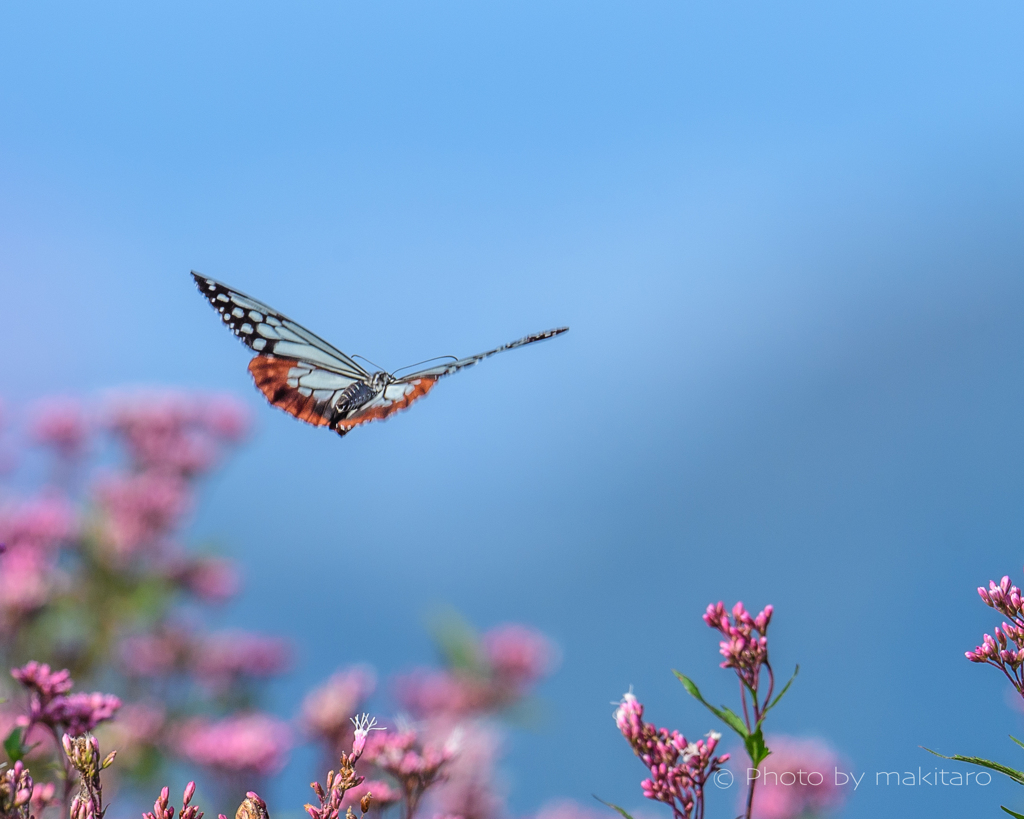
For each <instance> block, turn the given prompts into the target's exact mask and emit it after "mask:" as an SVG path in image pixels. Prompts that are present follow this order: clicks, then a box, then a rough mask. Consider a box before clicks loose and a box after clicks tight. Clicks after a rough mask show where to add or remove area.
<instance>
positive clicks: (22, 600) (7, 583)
mask: <svg viewBox="0 0 1024 819" xmlns="http://www.w3.org/2000/svg"><path fill="white" fill-rule="evenodd" d="M52 572H53V560H52V559H51V558H49V557H47V556H46V555H45V554H44V553H43V552H41V551H38V550H36V549H26V548H21V549H13V550H9V551H8V552H7V553H6V554H4V555H3V556H2V557H0V611H2V620H3V622H2V626H3V630H4V631H7V630H9V629H10V628H11V626H12V625H13V624H14V623H16V622H17V621H18V619H19V617H20V616H21V615H23V614H27V613H28V612H31V611H34V610H35V609H37V608H39V607H40V606H42V605H43V604H44V603H45V602H46V601H47V599H48V598H49V596H50V591H51V588H52V582H51V580H52Z"/></svg>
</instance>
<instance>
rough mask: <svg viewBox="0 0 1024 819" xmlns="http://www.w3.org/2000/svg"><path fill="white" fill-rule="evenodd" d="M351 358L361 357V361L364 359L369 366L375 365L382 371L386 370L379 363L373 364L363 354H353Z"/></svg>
mask: <svg viewBox="0 0 1024 819" xmlns="http://www.w3.org/2000/svg"><path fill="white" fill-rule="evenodd" d="M352 358H361V359H363V361H365V362H366V363H367V364H369V365H370V366H371V367H376V368H377V369H378V370H382V371H383V372H387V370H385V369H384V368H383V367H382V366H380V364H374V363H373V362H372V361H370V359H368V358H367V357H366V356H363V355H353V356H352Z"/></svg>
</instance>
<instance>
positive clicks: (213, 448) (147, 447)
mask: <svg viewBox="0 0 1024 819" xmlns="http://www.w3.org/2000/svg"><path fill="white" fill-rule="evenodd" d="M108 425H109V427H110V428H111V430H113V432H114V433H115V434H116V435H117V436H118V437H119V438H120V439H121V440H122V441H123V442H124V444H125V446H126V448H127V449H128V453H129V455H130V457H131V459H132V463H133V465H134V468H135V470H137V471H140V472H163V473H168V474H175V475H178V476H181V477H192V476H195V475H199V474H201V473H203V472H206V471H208V470H209V469H210V468H211V467H212V466H213V465H214V464H215V463H216V461H217V457H218V454H219V445H220V444H221V443H235V442H238V441H239V440H241V439H242V438H243V437H244V435H245V432H246V428H247V426H248V421H247V416H246V413H245V410H244V408H243V407H242V406H241V405H240V404H239V403H237V402H236V401H234V400H233V399H231V398H228V397H226V396H218V397H214V398H205V397H202V396H189V395H184V394H181V393H162V394H149V395H147V394H138V395H134V396H122V397H120V398H119V399H117V400H115V401H114V402H113V404H112V405H111V407H110V410H109V422H108Z"/></svg>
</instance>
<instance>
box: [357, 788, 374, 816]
mask: <svg viewBox="0 0 1024 819" xmlns="http://www.w3.org/2000/svg"><path fill="white" fill-rule="evenodd" d="M372 801H373V793H371V792H370V791H367V792H366V793H365V794H364V795H363V798H362V799H360V800H359V810H361V811H362V812H363V813H366V812H367V811H369V810H370V802H372Z"/></svg>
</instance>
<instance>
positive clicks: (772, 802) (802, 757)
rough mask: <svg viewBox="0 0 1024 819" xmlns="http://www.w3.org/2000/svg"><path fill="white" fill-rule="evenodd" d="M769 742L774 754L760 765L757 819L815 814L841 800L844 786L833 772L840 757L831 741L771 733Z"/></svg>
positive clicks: (776, 818)
mask: <svg viewBox="0 0 1024 819" xmlns="http://www.w3.org/2000/svg"><path fill="white" fill-rule="evenodd" d="M767 743H768V747H769V748H771V749H772V754H771V756H769V757H768V758H767V759H766V760H765V761H764V762H762V763H761V766H760V768H759V769H758V770H759V771H760V772H761V775H760V777H759V778H758V779H757V787H756V788H755V790H754V813H753V815H754V817H756V819H797V818H798V817H805V816H816V815H818V814H819V813H821V812H822V811H825V810H828V809H834V808H837V807H838V806H839V805H840V804H841V803H842V801H843V793H842V788H841V787H837V786H836V785H835V777H834V776H833V770H834V769H835V768H836V767H837V766H838V764H839V759H838V757H837V755H836V753H835V751H833V750H832V749H831V748H830V747H829V746H828V745H826V744H824V743H823V742H819V741H817V740H813V739H803V740H801V739H794V738H792V737H769V738H768V740H767ZM741 802H742V800H741Z"/></svg>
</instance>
